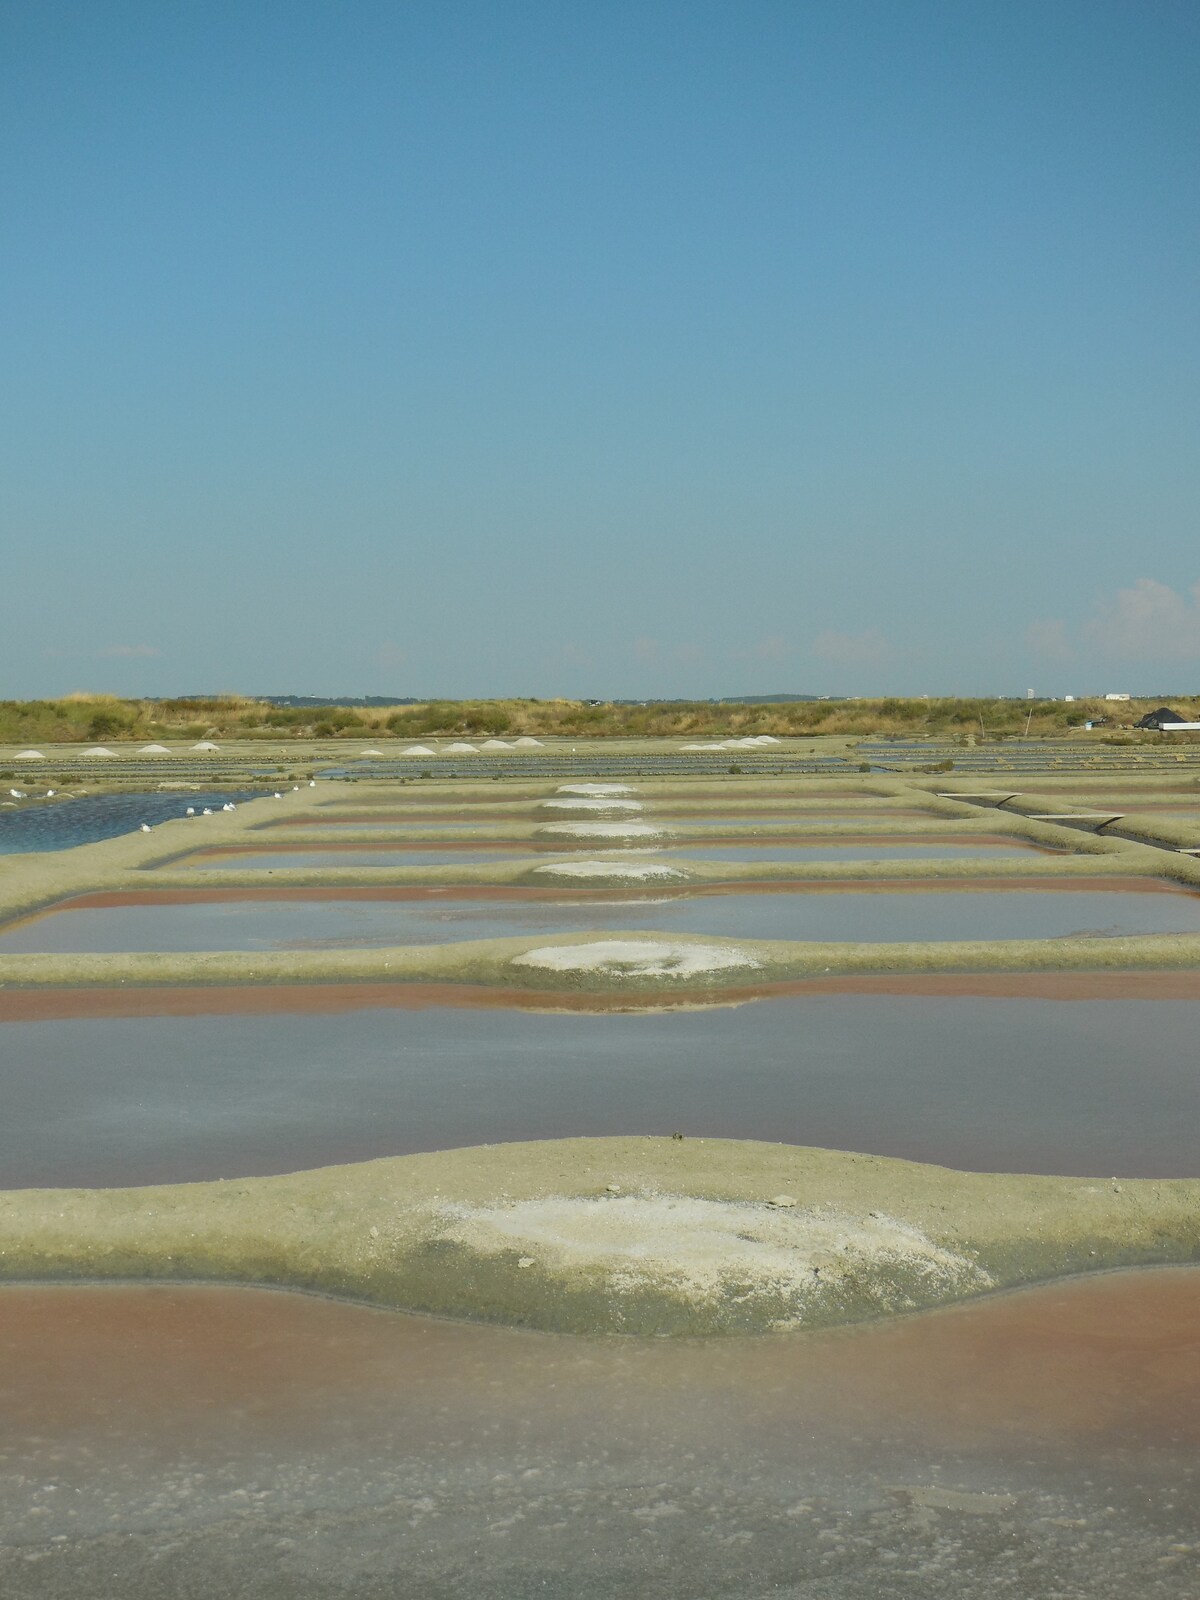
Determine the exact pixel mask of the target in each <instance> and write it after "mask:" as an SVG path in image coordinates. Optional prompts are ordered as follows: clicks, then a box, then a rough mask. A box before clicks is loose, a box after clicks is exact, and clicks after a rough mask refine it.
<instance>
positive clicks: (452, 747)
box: [442, 740, 479, 756]
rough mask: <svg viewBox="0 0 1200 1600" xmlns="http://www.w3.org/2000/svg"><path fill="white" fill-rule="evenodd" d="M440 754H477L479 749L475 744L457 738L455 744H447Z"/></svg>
mask: <svg viewBox="0 0 1200 1600" xmlns="http://www.w3.org/2000/svg"><path fill="white" fill-rule="evenodd" d="M442 754H443V755H444V756H466V755H471V756H476V755H478V754H479V749H478V746H477V745H473V744H465V743H464V742H463V741H462V740H459V742H458V743H457V744H448V745H447V746H446V748H445V749H444V750H443V751H442Z"/></svg>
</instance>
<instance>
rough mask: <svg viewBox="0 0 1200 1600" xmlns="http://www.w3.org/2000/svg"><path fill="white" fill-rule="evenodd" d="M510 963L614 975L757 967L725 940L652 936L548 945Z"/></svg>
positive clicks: (687, 975)
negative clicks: (687, 941) (691, 941)
mask: <svg viewBox="0 0 1200 1600" xmlns="http://www.w3.org/2000/svg"><path fill="white" fill-rule="evenodd" d="M512 964H513V966H514V967H542V968H544V969H545V971H547V972H602V973H605V974H606V975H607V976H609V977H614V978H690V977H693V976H694V975H695V974H697V973H701V972H723V971H725V970H726V969H728V968H730V967H760V966H761V965H762V963H761V962H760V961H756V960H755V959H754V957H753V956H751V955H747V954H746V952H745V951H744V950H734V949H731V948H730V947H729V946H728V945H719V944H683V943H679V942H675V941H668V940H665V939H664V940H657V939H596V940H593V942H592V943H591V944H550V945H542V946H541V947H540V948H539V949H537V950H526V951H525V953H524V955H519V956H514V957H513V958H512Z"/></svg>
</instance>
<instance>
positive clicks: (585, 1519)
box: [0, 1269, 1200, 1600]
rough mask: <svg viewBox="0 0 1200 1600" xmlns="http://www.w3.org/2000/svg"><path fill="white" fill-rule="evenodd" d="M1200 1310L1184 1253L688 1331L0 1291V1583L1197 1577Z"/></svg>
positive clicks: (644, 1588)
mask: <svg viewBox="0 0 1200 1600" xmlns="http://www.w3.org/2000/svg"><path fill="white" fill-rule="evenodd" d="M1198 1329H1200V1272H1197V1271H1195V1270H1189V1269H1176V1270H1173V1271H1172V1270H1167V1271H1163V1270H1158V1271H1146V1272H1125V1273H1110V1274H1104V1275H1102V1276H1099V1277H1096V1278H1089V1279H1083V1280H1076V1281H1074V1282H1068V1283H1061V1284H1052V1285H1047V1286H1043V1287H1039V1288H1034V1289H1027V1290H1022V1291H1020V1292H1018V1293H1013V1294H1008V1295H1002V1296H996V1297H991V1298H988V1299H985V1300H982V1301H976V1302H974V1303H971V1304H967V1305H961V1306H954V1307H950V1308H947V1309H945V1310H941V1311H935V1312H927V1313H924V1314H922V1315H919V1316H912V1317H906V1318H900V1319H897V1320H894V1321H890V1322H885V1323H877V1324H872V1325H870V1326H865V1327H861V1328H855V1329H846V1330H831V1331H828V1332H822V1333H817V1334H807V1335H805V1334H791V1335H786V1336H776V1337H772V1338H761V1339H723V1340H696V1341H693V1340H662V1339H660V1340H651V1339H647V1340H641V1339H620V1338H614V1339H605V1340H595V1339H572V1338H568V1337H556V1336H552V1335H547V1334H529V1333H523V1332H521V1331H518V1330H509V1329H503V1328H494V1327H482V1326H472V1325H469V1324H454V1323H449V1322H442V1321H434V1320H432V1319H429V1318H424V1317H415V1316H402V1315H398V1314H395V1313H387V1312H382V1311H377V1310H372V1309H370V1308H367V1307H363V1306H352V1305H342V1304H337V1303H334V1302H330V1301H324V1300H320V1299H316V1298H313V1297H306V1296H301V1295H292V1294H278V1293H275V1294H272V1293H269V1292H267V1291H263V1290H255V1289H230V1288H220V1287H200V1286H182V1285H181V1286H175V1285H144V1286H103V1287H100V1286H95V1287H81V1286H65V1285H63V1286H53V1287H17V1286H13V1287H7V1288H4V1289H0V1374H2V1376H0V1438H2V1439H3V1441H4V1444H3V1448H4V1460H5V1473H4V1475H3V1477H2V1478H0V1586H2V1587H3V1592H4V1593H5V1595H6V1596H7V1597H8V1600H60V1597H61V1600H66V1597H68V1596H69V1597H79V1596H85V1595H86V1596H98V1595H100V1593H101V1592H103V1593H104V1595H106V1596H108V1595H120V1596H121V1597H122V1600H167V1597H175V1596H181V1595H185V1594H186V1595H218V1594H221V1595H225V1594H230V1595H232V1594H234V1593H237V1594H239V1595H246V1596H250V1595H253V1596H254V1597H255V1600H296V1597H297V1596H303V1597H304V1600H334V1597H336V1600H377V1597H380V1596H383V1595H387V1596H388V1597H389V1600H450V1597H451V1596H458V1595H463V1594H473V1595H474V1594H478V1595H485V1596H487V1597H488V1600H529V1597H531V1596H532V1595H534V1594H538V1595H548V1596H551V1597H558V1600H567V1597H572V1600H574V1597H578V1596H585V1597H588V1600H613V1597H616V1596H642V1595H647V1596H648V1595H654V1596H663V1597H664V1600H716V1597H718V1596H734V1595H736V1596H739V1597H741V1596H747V1597H749V1596H761V1595H767V1594H772V1595H782V1596H796V1597H798V1596H801V1595H804V1596H810V1595H811V1596H813V1597H816V1596H818V1595H819V1596H821V1597H822V1600H868V1597H869V1600H874V1597H877V1596H889V1597H891V1596H896V1597H898V1600H995V1597H996V1596H997V1595H1001V1594H1003V1595H1011V1596H1013V1597H1014V1600H1035V1597H1036V1600H1043V1597H1046V1600H1048V1597H1050V1596H1053V1595H1057V1596H1064V1597H1073V1600H1074V1597H1086V1600H1130V1597H1131V1596H1134V1595H1137V1596H1146V1597H1147V1600H1150V1597H1153V1600H1192V1597H1194V1595H1195V1593H1196V1555H1195V1544H1196V1538H1195V1530H1196V1527H1197V1526H1200V1492H1198V1484H1200V1476H1198V1474H1197V1460H1198V1458H1200V1333H1198ZM98 1574H100V1575H102V1578H101V1580H100V1583H101V1586H100V1587H98V1586H97V1584H98Z"/></svg>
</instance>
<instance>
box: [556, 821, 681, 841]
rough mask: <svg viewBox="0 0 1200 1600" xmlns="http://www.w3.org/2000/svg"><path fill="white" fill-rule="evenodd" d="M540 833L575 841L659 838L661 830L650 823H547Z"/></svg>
mask: <svg viewBox="0 0 1200 1600" xmlns="http://www.w3.org/2000/svg"><path fill="white" fill-rule="evenodd" d="M537 831H538V832H539V833H568V834H570V835H571V837H572V838H573V839H644V838H658V837H659V835H661V833H662V832H663V830H662V829H661V828H652V827H651V826H650V824H649V823H648V822H545V823H543V824H542V826H541V827H540V828H539V829H538V830H537Z"/></svg>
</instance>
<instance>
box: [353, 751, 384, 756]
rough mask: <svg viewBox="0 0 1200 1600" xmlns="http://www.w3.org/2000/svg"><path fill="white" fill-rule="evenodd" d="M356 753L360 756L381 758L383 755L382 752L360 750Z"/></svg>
mask: <svg viewBox="0 0 1200 1600" xmlns="http://www.w3.org/2000/svg"><path fill="white" fill-rule="evenodd" d="M358 753H359V755H360V756H381V755H382V754H383V751H382V750H360V751H359V752H358Z"/></svg>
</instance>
